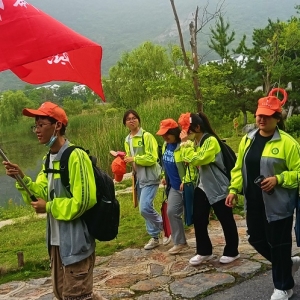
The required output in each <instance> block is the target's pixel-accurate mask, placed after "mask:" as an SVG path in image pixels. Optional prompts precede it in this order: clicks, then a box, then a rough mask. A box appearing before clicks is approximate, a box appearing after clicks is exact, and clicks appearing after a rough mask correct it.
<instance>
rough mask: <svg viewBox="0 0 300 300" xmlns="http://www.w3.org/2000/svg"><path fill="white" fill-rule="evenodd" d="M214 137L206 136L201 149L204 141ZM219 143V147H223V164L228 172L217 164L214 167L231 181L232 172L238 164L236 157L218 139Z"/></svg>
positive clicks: (202, 141) (201, 143)
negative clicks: (236, 163)
mask: <svg viewBox="0 0 300 300" xmlns="http://www.w3.org/2000/svg"><path fill="white" fill-rule="evenodd" d="M210 136H212V135H211V134H209V133H208V134H206V135H204V136H203V138H202V139H201V142H200V147H201V146H202V145H203V143H204V141H205V140H206V139H207V138H209V137H210ZM217 140H218V142H219V145H220V147H221V151H222V155H223V163H224V166H225V169H226V170H223V169H221V168H220V167H219V166H218V165H217V164H215V163H214V165H215V166H216V167H217V168H218V169H219V170H220V171H221V172H222V173H223V174H224V175H225V176H226V177H227V178H228V179H229V181H230V180H231V174H230V172H231V170H232V169H233V167H234V166H235V162H236V155H235V152H234V151H233V150H232V149H231V148H230V147H229V146H228V145H227V144H226V143H225V142H223V141H221V140H219V139H217Z"/></svg>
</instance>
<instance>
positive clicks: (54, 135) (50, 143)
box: [45, 124, 57, 148]
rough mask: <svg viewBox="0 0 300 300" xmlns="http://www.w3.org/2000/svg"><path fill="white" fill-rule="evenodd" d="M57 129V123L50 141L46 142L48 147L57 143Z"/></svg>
mask: <svg viewBox="0 0 300 300" xmlns="http://www.w3.org/2000/svg"><path fill="white" fill-rule="evenodd" d="M55 130H56V124H55V128H54V132H53V134H52V136H51V138H50V140H49V142H47V143H46V144H45V146H46V147H49V148H51V147H52V146H53V144H54V143H55V141H56V140H57V134H55Z"/></svg>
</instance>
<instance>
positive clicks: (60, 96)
mask: <svg viewBox="0 0 300 300" xmlns="http://www.w3.org/2000/svg"><path fill="white" fill-rule="evenodd" d="M74 86H75V84H74V83H66V84H62V85H60V86H59V87H58V88H57V89H56V90H55V95H56V97H57V102H58V103H62V102H63V101H64V99H65V98H68V99H74V98H75V96H74V94H73V89H74Z"/></svg>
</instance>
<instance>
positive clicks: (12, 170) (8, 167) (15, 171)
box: [2, 161, 24, 178]
mask: <svg viewBox="0 0 300 300" xmlns="http://www.w3.org/2000/svg"><path fill="white" fill-rule="evenodd" d="M2 164H3V165H4V167H5V171H6V175H8V176H10V177H12V178H16V175H20V177H21V178H23V177H24V173H23V172H22V170H21V169H20V167H19V166H18V165H16V164H13V163H11V162H8V161H3V162H2Z"/></svg>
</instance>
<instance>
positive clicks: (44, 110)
mask: <svg viewBox="0 0 300 300" xmlns="http://www.w3.org/2000/svg"><path fill="white" fill-rule="evenodd" d="M22 113H23V115H24V116H27V117H32V118H35V117H37V116H45V117H51V118H54V119H55V120H57V121H59V122H62V123H63V124H64V125H65V126H67V124H68V118H67V115H66V112H65V111H64V110H63V109H62V108H61V107H59V106H58V105H57V104H55V103H52V102H44V103H43V104H42V105H41V106H40V107H39V108H38V109H29V108H24V109H23V111H22Z"/></svg>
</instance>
